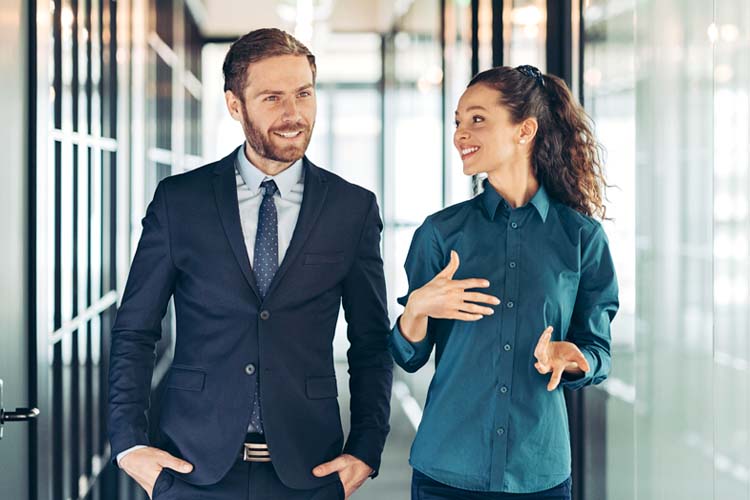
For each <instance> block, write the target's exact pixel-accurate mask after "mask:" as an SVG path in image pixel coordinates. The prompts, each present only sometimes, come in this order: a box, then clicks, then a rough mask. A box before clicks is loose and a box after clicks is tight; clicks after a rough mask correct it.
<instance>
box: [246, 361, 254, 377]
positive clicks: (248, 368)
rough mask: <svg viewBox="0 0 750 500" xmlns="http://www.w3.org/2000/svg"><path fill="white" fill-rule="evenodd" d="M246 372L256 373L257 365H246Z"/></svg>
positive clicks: (249, 373)
mask: <svg viewBox="0 0 750 500" xmlns="http://www.w3.org/2000/svg"><path fill="white" fill-rule="evenodd" d="M245 373H247V374H248V375H255V365H254V364H252V363H250V364H249V365H247V366H246V367H245Z"/></svg>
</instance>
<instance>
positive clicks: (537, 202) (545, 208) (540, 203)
mask: <svg viewBox="0 0 750 500" xmlns="http://www.w3.org/2000/svg"><path fill="white" fill-rule="evenodd" d="M482 186H483V187H484V191H483V192H482V194H481V195H480V196H481V198H482V199H481V203H482V206H483V207H484V209H485V211H486V212H487V216H488V217H489V218H490V219H494V218H495V213H496V212H497V208H498V207H499V206H501V205H502V206H503V207H505V208H507V209H510V205H509V204H508V202H507V201H505V200H504V199H503V197H502V196H500V194H499V193H498V192H497V191H496V190H495V188H493V187H492V185H491V184H490V181H489V180H488V179H485V180H484V182H483V183H482ZM529 203H530V204H531V205H532V206H533V207H534V208H536V211H537V212H538V213H539V216H540V217H541V218H542V222H546V221H547V213H548V212H549V196H548V195H547V190H546V189H544V186H543V185H541V184H540V185H539V189H538V190H537V192H536V194H534V196H533V197H532V198H531V200H530V201H529Z"/></svg>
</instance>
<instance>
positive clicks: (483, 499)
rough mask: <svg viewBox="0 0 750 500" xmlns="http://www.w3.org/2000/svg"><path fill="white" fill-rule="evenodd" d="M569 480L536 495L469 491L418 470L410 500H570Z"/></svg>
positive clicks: (415, 472) (413, 479)
mask: <svg viewBox="0 0 750 500" xmlns="http://www.w3.org/2000/svg"><path fill="white" fill-rule="evenodd" d="M570 490H571V480H570V478H568V479H566V480H565V481H564V482H563V483H562V484H559V485H557V486H555V487H554V488H550V489H548V490H545V491H540V492H538V493H522V494H518V493H495V492H485V491H469V490H462V489H460V488H454V487H453V486H448V485H447V484H443V483H439V482H437V481H435V480H434V479H431V478H429V477H427V476H425V475H424V474H422V473H421V472H419V471H418V470H415V471H414V473H413V475H412V478H411V500H537V499H539V500H570Z"/></svg>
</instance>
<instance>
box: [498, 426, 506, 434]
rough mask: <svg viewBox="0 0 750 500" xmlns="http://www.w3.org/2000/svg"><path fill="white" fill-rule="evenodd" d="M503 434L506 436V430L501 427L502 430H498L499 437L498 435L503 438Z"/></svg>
mask: <svg viewBox="0 0 750 500" xmlns="http://www.w3.org/2000/svg"><path fill="white" fill-rule="evenodd" d="M503 434H505V429H503V428H502V427H500V428H499V429H498V430H497V435H498V436H502V435H503Z"/></svg>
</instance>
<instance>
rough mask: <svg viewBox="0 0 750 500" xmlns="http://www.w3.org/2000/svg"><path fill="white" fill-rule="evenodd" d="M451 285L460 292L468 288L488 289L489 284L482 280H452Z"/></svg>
mask: <svg viewBox="0 0 750 500" xmlns="http://www.w3.org/2000/svg"><path fill="white" fill-rule="evenodd" d="M451 285H453V286H454V287H456V288H460V289H462V290H468V289H470V288H489V286H490V282H489V281H487V280H486V279H482V278H467V279H463V280H452V281H451Z"/></svg>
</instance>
